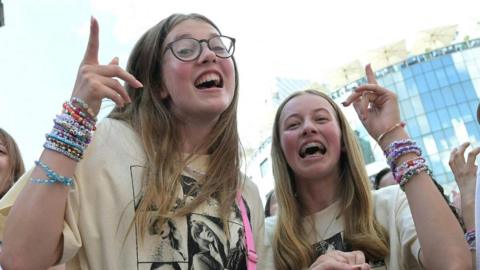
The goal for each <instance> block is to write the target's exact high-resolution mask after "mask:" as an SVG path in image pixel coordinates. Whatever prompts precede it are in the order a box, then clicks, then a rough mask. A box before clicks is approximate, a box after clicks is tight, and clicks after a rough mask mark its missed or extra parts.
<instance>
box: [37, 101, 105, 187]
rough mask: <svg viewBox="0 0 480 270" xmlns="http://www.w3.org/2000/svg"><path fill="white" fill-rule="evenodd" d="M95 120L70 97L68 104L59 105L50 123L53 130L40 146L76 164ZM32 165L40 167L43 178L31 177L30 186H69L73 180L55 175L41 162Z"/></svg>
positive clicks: (83, 107) (88, 111) (80, 102)
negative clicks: (60, 109)
mask: <svg viewBox="0 0 480 270" xmlns="http://www.w3.org/2000/svg"><path fill="white" fill-rule="evenodd" d="M96 121H97V119H96V118H95V116H94V114H93V112H92V111H91V110H90V109H89V107H88V104H87V103H85V102H84V101H83V100H81V99H79V98H76V97H73V98H72V99H71V101H67V102H65V103H63V112H62V114H60V115H57V117H56V118H55V119H54V120H53V122H54V126H53V129H52V131H51V132H50V133H48V134H46V135H45V137H46V139H47V141H46V142H45V144H44V145H43V147H45V148H46V149H49V150H52V151H55V152H58V153H61V154H63V155H64V156H66V157H68V158H70V159H73V160H75V161H79V160H80V159H82V157H83V153H84V152H85V149H86V148H87V145H88V144H89V143H90V141H91V139H92V132H93V131H94V130H95V122H96ZM35 164H36V165H37V166H39V167H40V168H42V170H43V171H44V172H45V174H46V175H47V179H36V178H34V179H31V181H32V183H35V184H47V185H52V184H55V183H59V184H62V185H65V186H68V187H71V186H73V183H74V182H73V178H71V177H65V176H61V175H59V174H58V173H56V172H54V171H53V170H52V169H50V168H49V167H48V165H47V164H45V163H43V162H41V161H36V162H35Z"/></svg>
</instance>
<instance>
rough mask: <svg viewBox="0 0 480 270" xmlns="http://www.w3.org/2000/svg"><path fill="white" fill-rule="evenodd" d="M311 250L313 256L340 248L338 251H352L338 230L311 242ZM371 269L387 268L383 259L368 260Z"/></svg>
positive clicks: (316, 256)
mask: <svg viewBox="0 0 480 270" xmlns="http://www.w3.org/2000/svg"><path fill="white" fill-rule="evenodd" d="M313 250H314V254H315V258H318V257H320V256H321V255H323V254H325V253H327V252H328V251H333V250H340V251H352V248H351V246H350V245H349V244H348V243H345V242H344V241H343V238H342V233H341V232H339V233H337V234H335V235H333V236H332V237H330V238H328V239H325V240H322V241H320V242H317V243H315V244H313ZM368 263H369V264H370V267H371V269H372V270H383V269H387V268H386V265H385V262H384V260H379V261H374V262H368Z"/></svg>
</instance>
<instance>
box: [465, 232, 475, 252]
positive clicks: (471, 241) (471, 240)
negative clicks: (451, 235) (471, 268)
mask: <svg viewBox="0 0 480 270" xmlns="http://www.w3.org/2000/svg"><path fill="white" fill-rule="evenodd" d="M465 240H467V243H468V247H469V248H470V250H475V249H476V240H475V229H471V230H468V231H467V232H466V233H465Z"/></svg>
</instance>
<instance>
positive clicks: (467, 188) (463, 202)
mask: <svg viewBox="0 0 480 270" xmlns="http://www.w3.org/2000/svg"><path fill="white" fill-rule="evenodd" d="M468 146H470V143H469V142H466V143H463V144H461V145H460V146H459V147H455V148H453V149H452V152H451V153H450V161H449V163H448V165H450V169H452V172H453V175H454V176H455V182H457V185H458V190H459V192H458V196H459V199H460V207H459V212H460V215H461V217H462V218H463V222H464V229H465V240H467V242H468V245H469V247H470V250H471V251H472V256H473V263H475V185H476V182H477V165H475V159H476V157H477V156H478V154H479V153H480V147H475V148H473V149H472V150H471V151H470V152H468V156H467V159H466V160H465V150H466V149H467V148H468Z"/></svg>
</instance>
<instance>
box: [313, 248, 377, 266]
mask: <svg viewBox="0 0 480 270" xmlns="http://www.w3.org/2000/svg"><path fill="white" fill-rule="evenodd" d="M308 269H309V270H369V269H370V265H369V264H368V263H365V255H364V254H363V252H361V251H351V252H343V251H338V250H334V251H328V252H327V253H325V254H324V255H322V256H320V257H318V259H317V260H316V261H315V262H314V263H313V264H312V265H311V266H310V268H308Z"/></svg>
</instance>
